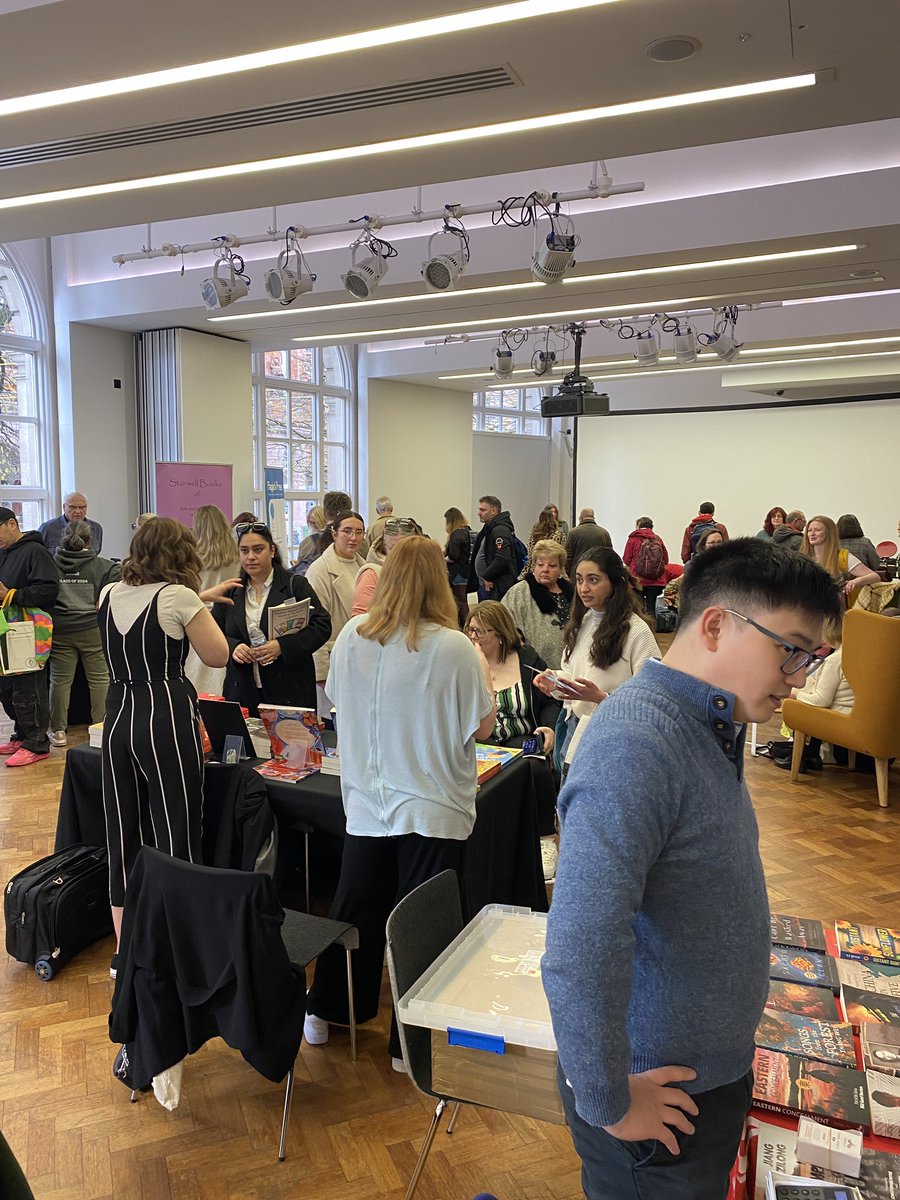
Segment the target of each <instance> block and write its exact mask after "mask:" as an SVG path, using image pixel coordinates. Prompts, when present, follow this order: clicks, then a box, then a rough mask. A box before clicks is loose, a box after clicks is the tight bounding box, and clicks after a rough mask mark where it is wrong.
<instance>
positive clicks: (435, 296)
mask: <svg viewBox="0 0 900 1200" xmlns="http://www.w3.org/2000/svg"><path fill="white" fill-rule="evenodd" d="M545 286H546V285H545V284H543V283H537V282H536V281H535V280H529V281H528V283H495V284H491V285H490V286H489V287H475V288H460V289H459V290H458V291H455V292H449V293H446V292H415V293H411V294H410V295H408V296H383V297H382V298H381V299H375V300H348V301H347V302H346V303H343V304H341V303H337V304H309V305H304V306H303V307H302V308H296V309H294V310H293V312H294V314H295V315H299V314H302V315H304V316H305V315H306V313H311V312H325V311H328V310H332V311H334V310H340V311H343V310H344V309H345V308H375V307H376V306H377V305H379V304H409V303H410V302H411V301H413V300H441V299H443V300H446V299H448V298H449V299H454V298H456V297H457V296H459V297H460V298H465V297H466V296H482V295H484V294H485V293H486V292H519V291H522V290H523V289H524V288H541V287H545ZM259 317H282V318H283V317H284V313H280V312H277V311H274V312H273V311H271V310H269V311H267V312H250V313H244V314H243V315H242V316H235V317H207V320H208V321H255V320H256V319H257V318H259Z"/></svg>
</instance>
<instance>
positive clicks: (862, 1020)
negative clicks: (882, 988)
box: [841, 984, 900, 1029]
mask: <svg viewBox="0 0 900 1200" xmlns="http://www.w3.org/2000/svg"><path fill="white" fill-rule="evenodd" d="M841 1004H842V1006H843V1009H844V1016H845V1018H846V1019H847V1020H848V1021H849V1022H850V1024H851V1025H852V1026H853V1028H854V1029H859V1027H860V1026H861V1025H865V1024H866V1022H869V1021H871V1022H874V1023H880V1024H882V1025H900V999H898V998H897V997H896V996H882V995H881V993H880V992H865V991H862V990H861V989H860V988H854V987H848V986H847V984H844V985H843V987H842V988H841Z"/></svg>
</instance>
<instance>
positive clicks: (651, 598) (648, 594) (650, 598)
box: [644, 583, 664, 617]
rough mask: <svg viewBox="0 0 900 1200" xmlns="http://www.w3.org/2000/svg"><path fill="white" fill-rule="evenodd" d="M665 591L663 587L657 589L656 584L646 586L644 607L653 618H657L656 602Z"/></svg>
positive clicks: (646, 584)
mask: <svg viewBox="0 0 900 1200" xmlns="http://www.w3.org/2000/svg"><path fill="white" fill-rule="evenodd" d="M663 591H664V589H663V588H662V587H657V586H656V585H655V584H652V583H645V584H644V607H645V608H646V610H647V612H648V614H649V615H650V616H651V617H654V616H656V601H657V600H658V599H659V597H660V596H661V595H662V594H663Z"/></svg>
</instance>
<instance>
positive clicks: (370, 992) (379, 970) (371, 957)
mask: <svg viewBox="0 0 900 1200" xmlns="http://www.w3.org/2000/svg"><path fill="white" fill-rule="evenodd" d="M464 845H465V843H464V842H460V841H455V840H450V839H447V838H428V837H420V836H419V834H417V833H407V834H403V835H402V836H400V837H355V836H354V835H353V834H349V833H348V834H347V836H346V838H345V839H344V853H343V856H342V858H341V875H340V879H339V880H338V885H337V891H336V892H335V896H334V902H333V903H332V906H331V911H330V913H329V914H328V915H329V916H330V917H331V918H332V919H333V920H335V921H349V922H350V923H351V924H352V925H355V926H356V928H357V929H358V930H359V949H358V950H354V952H353V1000H354V1004H355V1006H356V1020H357V1022H359V1023H360V1024H362V1023H363V1022H364V1021H371V1020H372V1018H373V1017H375V1016H377V1015H378V1002H379V999H380V996H381V978H382V974H383V971H384V947H385V925H386V924H387V919H388V917H389V915H390V913H391V910H392V909H393V908H394V905H395V904H397V903H398V901H400V900H402V899H403V897H404V896H408V895H409V893H410V892H411V891H413V890H414V889H415V888H417V887H418V886H419V884H420V883H425V882H426V881H427V880H429V879H433V878H434V876H435V875H439V874H440V873H441V871H446V870H451V871H456V873H457V874H459V870H460V867H461V865H462V852H463V846H464ZM306 1011H307V1012H308V1013H311V1014H313V1015H314V1016H316V1017H321V1018H322V1020H323V1021H333V1022H334V1023H335V1024H337V1025H347V1024H348V1023H349V1021H350V1009H349V1005H348V999H347V962H346V955H345V952H344V951H343V950H342V949H341V947H339V946H338V947H335V946H331V947H329V949H328V950H326V951H325V953H324V954H323V955H322V956H321V957H320V958H319V960H318V961H317V963H316V974H315V979H314V980H313V985H312V987H311V988H310V990H309V995H308V996H307V998H306ZM390 1053H391V1055H392V1057H394V1058H399V1057H400V1041H399V1038H398V1036H397V1025H396V1019H395V1020H393V1021H392V1022H391V1038H390Z"/></svg>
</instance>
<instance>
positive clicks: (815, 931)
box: [769, 913, 827, 954]
mask: <svg viewBox="0 0 900 1200" xmlns="http://www.w3.org/2000/svg"><path fill="white" fill-rule="evenodd" d="M769 920H770V922H771V926H772V930H771V937H772V945H773V946H788V947H793V948H795V949H797V950H814V951H815V952H816V953H817V954H824V953H825V952H826V950H827V947H826V945H825V929H824V928H823V926H822V922H821V921H814V920H812V918H810V917H789V916H785V915H784V913H770V914H769Z"/></svg>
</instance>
